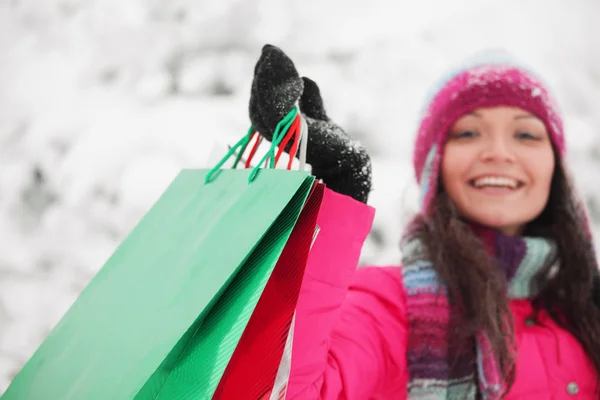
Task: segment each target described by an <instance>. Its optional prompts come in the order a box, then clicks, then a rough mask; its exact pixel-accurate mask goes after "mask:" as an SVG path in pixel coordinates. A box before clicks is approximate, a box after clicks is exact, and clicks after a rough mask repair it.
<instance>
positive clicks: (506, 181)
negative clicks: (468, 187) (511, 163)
mask: <svg viewBox="0 0 600 400" xmlns="http://www.w3.org/2000/svg"><path fill="white" fill-rule="evenodd" d="M474 183H475V187H484V186H498V187H509V188H511V189H516V188H517V186H519V182H517V181H516V180H514V179H510V178H500V177H492V176H486V177H483V178H479V179H477V180H476V181H475V182H474Z"/></svg>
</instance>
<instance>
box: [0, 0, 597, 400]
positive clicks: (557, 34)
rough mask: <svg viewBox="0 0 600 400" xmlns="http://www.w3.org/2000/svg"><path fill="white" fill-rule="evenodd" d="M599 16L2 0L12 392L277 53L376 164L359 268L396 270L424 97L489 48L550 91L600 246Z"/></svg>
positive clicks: (236, 115) (474, 8)
mask: <svg viewBox="0 0 600 400" xmlns="http://www.w3.org/2000/svg"><path fill="white" fill-rule="evenodd" d="M598 15H600V3H599V2H598V1H597V0H573V1H570V2H565V1H562V0H546V1H543V2H542V1H541V0H506V1H493V2H492V1H487V2H486V1H478V0H460V1H445V0H421V1H418V2H417V1H412V2H397V1H393V0H369V1H366V0H305V1H301V2H298V1H291V0H248V1H240V0H207V1H203V2H195V1H191V0H178V1H174V2H165V1H157V0H130V1H126V2H123V1H117V0H102V1H100V0H86V1H82V0H61V1H58V0H21V1H5V2H0V88H1V89H0V243H1V245H0V249H1V251H0V393H2V392H3V391H4V390H5V389H6V387H7V385H8V383H9V382H10V380H11V379H12V377H14V375H15V374H16V372H17V371H18V370H19V369H20V368H21V366H22V365H23V364H24V362H25V361H26V360H27V359H28V358H29V357H30V356H31V354H32V353H33V352H34V351H35V349H36V348H37V346H38V345H39V344H40V343H41V341H42V340H43V339H44V337H45V335H46V334H47V333H48V331H49V330H50V329H51V328H52V326H54V324H56V322H57V321H58V320H59V319H60V317H61V316H62V315H63V313H64V312H65V311H66V310H67V309H68V307H69V306H70V305H71V304H72V302H73V301H74V300H75V298H76V297H77V295H78V293H79V292H80V291H81V290H82V289H83V287H84V286H85V285H86V284H87V282H89V280H90V279H91V277H92V276H93V275H94V273H95V272H96V271H97V270H98V269H99V268H100V267H101V266H102V264H103V263H104V262H105V260H106V259H107V258H108V257H109V256H110V254H111V253H112V252H113V251H114V249H115V247H116V246H117V245H118V244H119V242H120V241H121V240H122V239H123V238H124V236H125V235H126V234H127V233H128V232H129V231H130V230H131V228H132V227H133V226H134V225H135V223H136V222H137V221H138V220H139V219H140V217H141V216H142V215H143V214H144V213H145V212H146V211H147V210H148V208H149V207H150V206H151V205H152V203H153V202H154V201H155V200H156V199H157V198H158V196H159V195H160V194H161V193H162V191H163V190H164V188H165V187H166V186H167V185H168V184H169V182H170V180H171V179H172V178H173V176H174V175H175V174H176V173H177V171H178V170H179V169H180V168H197V167H204V166H207V165H208V163H209V159H210V158H211V151H212V150H213V148H214V146H215V145H216V144H218V143H220V144H223V143H233V142H235V141H236V140H237V139H238V138H239V137H241V136H242V135H243V134H245V133H246V130H247V128H248V124H249V121H248V116H247V102H248V96H249V89H250V82H251V79H252V72H253V67H254V62H255V61H256V60H257V58H258V55H259V54H260V48H261V46H262V45H263V44H264V43H272V44H275V45H278V46H281V47H282V48H283V49H284V51H286V52H287V53H288V54H289V55H290V56H291V57H292V58H293V59H294V61H295V62H296V64H297V67H298V69H299V70H300V72H301V73H302V74H304V75H307V76H310V77H311V78H312V79H314V80H315V81H316V82H318V84H319V85H320V87H321V91H322V94H323V96H324V99H325V104H326V106H327V109H328V112H329V114H330V116H331V117H332V118H333V119H334V120H335V121H336V122H338V123H339V124H340V125H341V126H344V127H345V128H347V129H348V131H349V132H350V133H351V134H353V135H354V136H355V137H356V138H357V139H358V140H359V141H360V142H362V143H363V144H364V145H365V146H366V147H367V148H368V149H369V150H370V152H371V153H372V155H373V157H374V165H373V173H374V191H373V194H372V200H371V204H372V205H374V206H375V207H376V208H377V210H378V211H377V217H376V222H375V227H374V230H373V234H372V235H371V237H370V238H369V241H368V243H367V245H366V246H365V249H364V251H363V258H362V261H361V262H362V263H364V264H366V263H369V264H372V263H376V264H395V263H397V262H398V259H399V254H398V250H397V247H398V242H399V235H400V232H401V228H402V224H403V223H404V222H405V221H406V218H407V215H408V214H409V213H410V210H414V208H415V206H416V203H417V200H418V192H417V189H416V187H415V184H414V181H413V173H412V165H411V161H410V157H411V153H412V143H413V137H414V136H413V135H414V132H415V129H416V125H417V122H418V121H417V118H418V116H419V112H420V111H421V110H422V108H423V100H424V99H425V97H426V95H427V94H428V93H430V92H431V88H432V86H433V85H434V84H435V82H437V81H438V79H439V78H440V76H442V75H443V74H445V73H446V72H447V71H448V70H449V69H451V68H453V67H454V66H456V64H457V63H458V62H460V61H461V60H464V59H465V58H467V57H472V56H473V55H477V54H480V52H484V51H493V52H496V53H497V54H498V56H499V57H504V56H505V55H506V54H508V55H510V56H514V57H516V58H518V59H519V60H521V61H522V62H523V63H525V64H526V65H530V66H532V67H533V68H534V69H536V70H537V71H539V72H540V73H541V74H543V76H544V78H545V80H546V81H547V82H549V83H550V84H551V85H552V88H553V89H554V92H555V93H556V94H557V96H558V98H559V100H560V103H561V106H562V108H563V110H564V113H565V115H566V121H565V122H566V126H567V142H568V145H569V146H570V147H569V149H570V150H569V155H568V157H569V160H570V161H571V162H572V164H571V165H572V170H573V173H574V174H575V177H576V179H577V181H578V183H579V185H580V190H581V192H582V193H583V195H584V196H585V198H586V200H587V202H588V205H589V206H590V214H591V216H592V217H593V218H594V224H593V227H594V229H595V231H596V232H597V234H596V237H597V238H598V236H600V234H598V231H599V228H600V191H599V189H598V188H599V187H600V177H599V175H598V174H597V173H595V172H596V171H599V170H600V136H599V134H598V131H599V129H600V113H598V112H597V105H598V104H600V74H599V73H598V71H600V42H599V41H598V40H597V39H596V38H598V37H600V25H598V24H597V22H596V19H597V16H598ZM212 157H213V158H214V153H213V156H212ZM284 163H285V162H284ZM36 171H37V172H36Z"/></svg>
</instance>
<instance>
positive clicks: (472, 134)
mask: <svg viewBox="0 0 600 400" xmlns="http://www.w3.org/2000/svg"><path fill="white" fill-rule="evenodd" d="M452 136H453V137H455V138H457V139H467V138H474V137H476V136H478V133H477V132H475V131H461V132H456V133H454V134H453V135H452Z"/></svg>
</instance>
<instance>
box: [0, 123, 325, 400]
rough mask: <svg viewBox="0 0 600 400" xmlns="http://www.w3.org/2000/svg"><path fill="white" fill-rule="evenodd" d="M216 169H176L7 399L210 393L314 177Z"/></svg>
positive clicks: (115, 399) (138, 399) (116, 399)
mask: <svg viewBox="0 0 600 400" xmlns="http://www.w3.org/2000/svg"><path fill="white" fill-rule="evenodd" d="M287 122H289V121H286V120H284V121H282V126H284V125H285V124H287ZM285 126H289V124H288V125H285ZM282 136H283V135H281V137H282ZM275 138H276V139H278V138H279V137H278V135H276V136H275ZM240 143H241V142H240ZM277 143H278V140H274V143H273V148H272V151H271V152H270V153H272V152H273V151H274V150H273V149H274V148H275V145H276V144H277ZM232 150H235V148H234V149H232ZM231 154H233V152H230V154H228V156H229V155H231ZM272 154H274V153H272ZM267 156H269V154H267V155H265V157H267ZM261 164H262V162H261V163H260V164H259V165H261ZM214 172H215V170H211V171H207V170H184V171H182V172H181V173H180V174H179V175H178V176H177V178H176V179H175V180H174V182H173V183H172V184H171V185H170V186H169V188H168V189H167V190H166V192H165V193H164V194H163V195H162V197H161V198H160V199H159V200H158V201H157V202H156V204H155V205H154V206H153V207H152V208H151V210H150V211H149V212H148V213H147V214H146V215H145V216H144V218H143V219H142V220H141V221H140V223H139V224H138V225H137V226H136V227H135V228H134V229H133V231H132V232H131V233H130V234H129V236H128V237H127V238H126V239H125V240H124V242H123V243H122V244H121V245H120V246H119V248H118V249H117V250H116V251H115V253H114V254H113V255H112V257H111V258H110V259H109V260H108V261H107V263H106V264H105V265H104V266H103V267H102V269H101V270H100V271H99V272H98V274H97V275H96V276H95V277H94V278H93V279H92V281H91V282H90V283H89V285H88V286H87V287H86V288H85V290H84V291H83V292H82V293H81V295H80V296H79V298H78V299H77V301H76V302H75V303H74V304H73V306H72V307H71V308H70V309H69V310H68V312H67V313H66V314H65V316H64V317H63V318H62V320H61V321H60V322H59V323H58V324H57V326H56V327H55V328H54V329H53V331H52V332H51V333H50V334H49V335H48V337H47V338H46V340H45V341H44V342H43V343H42V345H41V346H40V347H39V349H38V350H37V351H36V352H35V354H34V355H33V356H32V357H31V359H30V360H29V361H28V362H27V364H26V365H25V366H24V367H23V369H22V370H21V372H20V373H19V374H18V375H17V376H16V377H15V379H14V381H13V382H12V383H11V385H10V386H9V388H8V389H7V391H6V392H5V393H4V395H3V396H2V400H38V399H39V400H69V399H74V400H101V399H102V400H104V399H107V400H120V399H123V400H128V399H135V400H146V399H152V400H155V399H169V400H171V399H182V400H183V399H186V400H187V399H210V398H211V396H212V394H213V392H214V389H215V388H216V386H217V384H218V382H219V380H220V378H221V376H222V374H223V371H224V370H225V367H226V365H227V362H228V361H229V359H230V358H231V355H232V353H233V351H234V349H235V345H236V344H237V342H238V341H239V339H240V337H241V334H242V332H243V330H244V328H245V326H246V325H247V323H248V320H249V318H250V315H251V314H252V311H253V309H254V307H255V306H256V303H257V302H258V299H259V297H260V294H261V292H262V289H264V286H265V285H266V282H267V280H268V278H269V276H270V273H271V271H272V270H273V268H274V266H275V264H276V262H277V260H278V257H279V256H280V254H281V252H282V250H283V248H284V246H285V243H286V241H287V239H288V237H289V235H290V233H291V231H292V229H293V227H294V225H295V223H296V220H297V218H298V216H299V214H300V211H301V210H302V207H303V205H304V203H305V201H306V199H307V196H308V195H309V193H310V191H311V188H312V186H313V183H314V178H313V177H311V176H310V175H309V174H308V173H306V172H302V171H284V170H267V169H265V170H261V171H260V173H258V169H254V170H222V171H219V172H218V173H217V174H214ZM213 174H214V176H213ZM174 371H175V372H174ZM174 375H177V377H178V382H181V385H187V386H186V387H181V388H180V390H177V391H176V392H177V393H176V396H177V397H176V398H175V397H172V396H173V393H170V394H168V393H164V392H162V389H163V387H164V386H165V383H166V382H167V381H168V380H169V379H171V378H172V376H174ZM186 378H187V379H186ZM171 386H172V385H171ZM171 392H172V391H171Z"/></svg>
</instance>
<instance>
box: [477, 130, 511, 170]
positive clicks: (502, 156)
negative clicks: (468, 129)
mask: <svg viewBox="0 0 600 400" xmlns="http://www.w3.org/2000/svg"><path fill="white" fill-rule="evenodd" d="M481 160H482V161H486V162H502V163H513V162H515V155H514V154H513V151H512V150H511V148H510V145H509V144H508V143H507V142H506V140H505V138H504V137H503V135H494V137H490V138H488V140H487V141H485V145H484V148H483V150H482V152H481Z"/></svg>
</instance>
